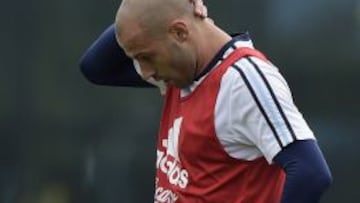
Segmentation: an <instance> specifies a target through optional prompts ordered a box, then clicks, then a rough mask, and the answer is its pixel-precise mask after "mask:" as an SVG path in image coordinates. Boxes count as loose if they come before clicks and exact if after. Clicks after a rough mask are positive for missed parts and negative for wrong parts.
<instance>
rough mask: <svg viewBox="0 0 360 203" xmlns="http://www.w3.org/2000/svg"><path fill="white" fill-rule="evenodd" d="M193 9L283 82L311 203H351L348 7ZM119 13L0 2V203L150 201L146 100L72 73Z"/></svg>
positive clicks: (353, 41) (240, 2)
mask: <svg viewBox="0 0 360 203" xmlns="http://www.w3.org/2000/svg"><path fill="white" fill-rule="evenodd" d="M205 2H206V3H207V4H208V7H209V10H210V16H211V17H212V18H213V19H214V20H215V22H216V23H217V24H218V25H219V26H221V27H222V28H224V29H225V30H227V31H228V32H239V31H245V30H248V31H249V32H250V34H251V36H252V38H253V41H254V43H255V46H256V47H257V48H258V49H260V50H262V51H263V52H265V53H266V54H267V55H268V57H269V58H270V59H272V61H273V62H274V63H275V64H277V65H278V66H279V67H280V69H281V71H282V72H283V74H284V75H285V77H286V78H287V80H288V83H289V85H290V87H291V88H292V91H293V95H294V99H295V103H296V104H297V105H298V107H299V108H300V109H301V111H302V112H303V113H304V115H305V118H306V119H307V121H308V122H309V124H310V126H311V128H312V129H313V130H314V132H315V134H316V136H317V138H318V140H319V143H320V145H321V147H322V149H323V151H324V154H325V156H326V158H327V160H328V163H329V165H330V168H331V170H332V173H333V176H334V183H333V185H332V187H331V189H330V190H329V191H328V192H327V193H326V195H325V196H324V198H323V201H322V202H324V203H338V202H347V203H356V202H360V193H359V192H358V190H359V184H360V173H359V171H360V135H359V131H360V116H359V114H360V107H359V104H360V94H359V90H358V89H359V87H360V80H359V79H360V1H359V0H316V1H311V0H302V1H286V0H258V1H250V0H227V1H219V0H205ZM119 4H120V0H117V1H114V0H101V1H100V0H87V1H85V0H75V1H72V0H62V1H52V0H50V1H45V0H28V1H20V2H19V1H7V2H2V5H1V12H0V17H1V18H0V22H1V38H0V43H1V49H0V51H1V54H0V67H1V70H2V71H1V74H0V203H115V202H116V203H119V202H124V203H142V202H151V201H152V196H153V195H152V193H153V185H154V178H153V177H154V173H155V170H154V168H155V167H154V165H155V143H156V135H157V128H158V124H159V117H160V111H161V102H162V101H161V96H160V95H159V92H158V90H156V89H134V88H122V87H101V86H95V85H92V84H90V83H89V82H88V81H86V80H85V79H84V77H83V76H82V75H81V73H80V70H79V67H78V60H79V57H80V56H81V54H82V53H83V51H84V50H85V49H86V48H87V47H88V46H89V45H90V44H91V43H92V42H93V40H95V39H96V38H97V36H98V35H99V34H100V33H101V32H102V31H103V30H104V29H105V28H106V27H107V26H108V25H109V24H111V23H112V22H113V19H114V15H115V12H116V9H117V7H118V5H119ZM309 184H311V183H309Z"/></svg>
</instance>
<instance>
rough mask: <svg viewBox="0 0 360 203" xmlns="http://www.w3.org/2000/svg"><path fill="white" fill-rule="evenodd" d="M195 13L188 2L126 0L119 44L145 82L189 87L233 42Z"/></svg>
mask: <svg viewBox="0 0 360 203" xmlns="http://www.w3.org/2000/svg"><path fill="white" fill-rule="evenodd" d="M193 9H194V8H193V4H192V3H190V1H188V0H151V1H143V0H123V2H122V4H121V5H120V8H119V10H118V12H117V15H116V21H115V25H116V37H117V41H118V43H119V44H120V46H121V47H122V48H123V49H124V50H125V52H126V54H127V55H128V56H129V57H131V58H133V59H136V60H137V61H138V62H139V64H140V67H141V71H142V73H143V77H144V79H148V78H150V77H154V78H155V79H156V80H164V81H165V82H167V83H169V84H171V85H175V86H177V87H180V88H183V87H186V86H188V85H190V84H191V83H192V82H193V80H194V78H195V77H196V75H198V74H199V73H200V72H201V71H202V70H203V69H204V68H205V67H206V65H207V64H208V63H209V62H210V60H211V59H212V58H213V57H214V56H215V54H216V53H217V52H218V51H219V50H220V49H221V47H222V46H223V45H224V44H225V43H226V42H228V41H229V40H231V37H230V36H229V35H228V34H226V33H225V32H223V31H222V30H221V29H219V28H218V27H217V26H216V25H215V24H213V22H212V21H211V20H210V19H206V18H205V19H203V18H200V17H197V16H195V15H194V13H193Z"/></svg>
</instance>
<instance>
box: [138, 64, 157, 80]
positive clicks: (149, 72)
mask: <svg viewBox="0 0 360 203" xmlns="http://www.w3.org/2000/svg"><path fill="white" fill-rule="evenodd" d="M140 69H141V74H142V77H143V79H145V80H148V79H150V78H151V77H154V75H155V73H156V71H155V70H154V69H153V68H151V67H149V66H146V65H144V64H141V65H140Z"/></svg>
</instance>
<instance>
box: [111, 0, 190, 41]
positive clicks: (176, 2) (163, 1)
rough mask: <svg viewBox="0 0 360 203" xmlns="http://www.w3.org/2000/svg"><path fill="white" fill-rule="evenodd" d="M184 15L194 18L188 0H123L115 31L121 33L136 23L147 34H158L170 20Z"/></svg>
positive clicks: (164, 29) (163, 30)
mask: <svg viewBox="0 0 360 203" xmlns="http://www.w3.org/2000/svg"><path fill="white" fill-rule="evenodd" d="M184 17H187V18H195V17H194V15H193V5H192V3H191V2H190V1H189V0H146V1H144V0H123V1H122V3H121V5H120V8H119V9H118V12H117V15H116V21H115V24H116V32H117V34H118V35H121V33H122V32H123V31H124V30H126V29H128V28H130V27H131V26H134V25H136V26H138V28H141V30H142V31H145V32H147V34H155V33H156V34H159V33H162V32H165V31H166V28H167V26H168V25H169V23H170V22H171V21H172V20H174V19H177V18H184Z"/></svg>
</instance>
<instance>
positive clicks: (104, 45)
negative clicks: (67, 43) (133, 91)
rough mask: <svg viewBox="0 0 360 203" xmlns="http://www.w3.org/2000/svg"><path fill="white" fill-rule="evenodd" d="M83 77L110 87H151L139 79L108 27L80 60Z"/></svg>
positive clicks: (110, 27)
mask: <svg viewBox="0 0 360 203" xmlns="http://www.w3.org/2000/svg"><path fill="white" fill-rule="evenodd" d="M80 68H81V71H82V73H83V75H84V76H85V77H86V78H87V79H88V80H89V81H91V82H92V83H95V84H98V85H110V86H140V87H146V86H151V85H150V84H149V83H147V82H145V81H144V80H142V79H141V77H140V76H139V75H138V74H137V72H136V71H135V68H134V64H133V61H132V59H130V58H128V57H127V56H126V55H125V53H124V51H123V50H122V49H121V47H120V46H119V45H118V44H117V42H116V39H115V30H114V25H110V26H109V27H108V28H107V29H106V30H105V31H104V32H103V33H102V34H101V35H100V36H99V38H98V39H97V40H96V41H95V42H94V43H93V44H92V45H91V46H90V47H89V48H88V49H87V50H86V51H85V52H84V54H83V56H82V57H81V59H80Z"/></svg>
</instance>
